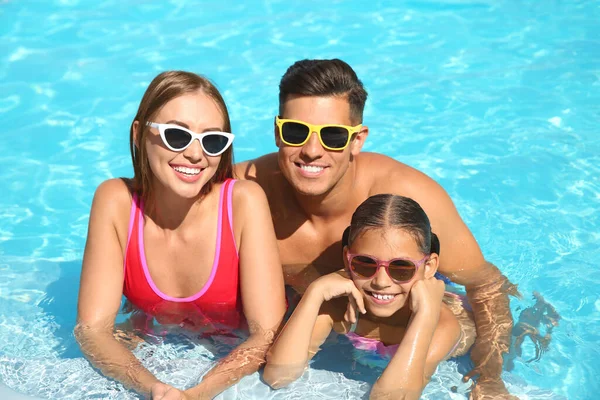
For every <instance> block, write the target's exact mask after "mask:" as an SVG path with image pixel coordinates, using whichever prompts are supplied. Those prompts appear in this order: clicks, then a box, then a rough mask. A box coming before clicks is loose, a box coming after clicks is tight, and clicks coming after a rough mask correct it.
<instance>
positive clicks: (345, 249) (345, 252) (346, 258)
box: [342, 246, 350, 273]
mask: <svg viewBox="0 0 600 400" xmlns="http://www.w3.org/2000/svg"><path fill="white" fill-rule="evenodd" d="M342 258H343V259H344V269H345V270H346V272H348V273H349V272H350V270H349V269H348V246H344V248H343V249H342Z"/></svg>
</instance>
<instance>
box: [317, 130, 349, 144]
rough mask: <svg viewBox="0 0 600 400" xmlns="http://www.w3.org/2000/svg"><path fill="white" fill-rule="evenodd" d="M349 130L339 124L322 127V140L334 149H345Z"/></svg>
mask: <svg viewBox="0 0 600 400" xmlns="http://www.w3.org/2000/svg"><path fill="white" fill-rule="evenodd" d="M348 135H349V132H348V130H347V129H346V128H341V127H339V126H325V127H323V128H322V129H321V140H322V141H323V143H324V144H325V146H327V147H330V148H332V149H343V148H344V147H346V143H348Z"/></svg>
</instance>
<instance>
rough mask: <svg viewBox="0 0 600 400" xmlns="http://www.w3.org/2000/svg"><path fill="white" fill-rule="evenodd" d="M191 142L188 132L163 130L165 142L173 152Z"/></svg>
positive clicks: (175, 129)
mask: <svg viewBox="0 0 600 400" xmlns="http://www.w3.org/2000/svg"><path fill="white" fill-rule="evenodd" d="M191 140H192V135H190V134H189V133H188V132H186V131H184V130H182V129H177V128H167V129H165V141H166V142H167V144H168V145H169V146H171V147H172V148H174V149H175V150H180V149H183V148H184V147H185V146H187V145H188V144H190V141H191Z"/></svg>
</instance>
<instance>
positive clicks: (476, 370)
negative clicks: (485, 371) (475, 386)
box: [462, 368, 480, 382]
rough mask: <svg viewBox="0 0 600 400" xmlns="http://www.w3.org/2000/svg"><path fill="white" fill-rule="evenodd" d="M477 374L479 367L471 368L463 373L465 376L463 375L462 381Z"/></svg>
mask: <svg viewBox="0 0 600 400" xmlns="http://www.w3.org/2000/svg"><path fill="white" fill-rule="evenodd" d="M479 374H480V372H479V369H478V368H473V369H472V370H470V371H469V372H467V373H466V374H465V376H463V378H462V380H463V382H466V381H468V380H469V379H473V377H474V376H475V375H479Z"/></svg>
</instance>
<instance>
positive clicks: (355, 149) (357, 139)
mask: <svg viewBox="0 0 600 400" xmlns="http://www.w3.org/2000/svg"><path fill="white" fill-rule="evenodd" d="M367 136H369V127H368V126H366V125H363V127H362V128H360V131H358V132H357V133H355V134H354V138H353V139H352V141H351V142H350V153H352V155H353V156H355V157H356V156H357V155H358V153H360V151H361V149H362V147H363V145H364V144H365V141H366V140H367Z"/></svg>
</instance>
